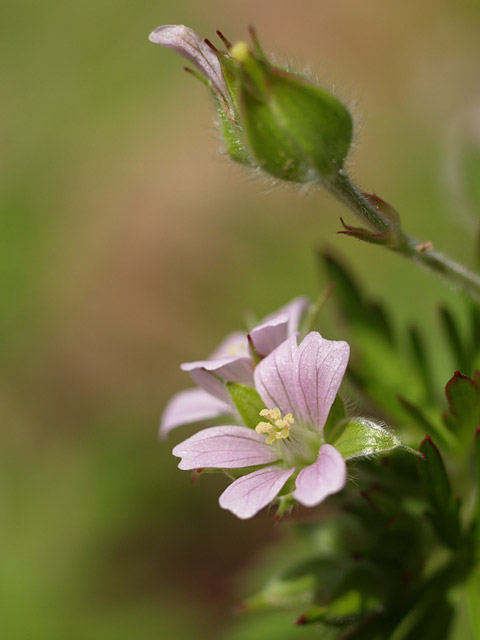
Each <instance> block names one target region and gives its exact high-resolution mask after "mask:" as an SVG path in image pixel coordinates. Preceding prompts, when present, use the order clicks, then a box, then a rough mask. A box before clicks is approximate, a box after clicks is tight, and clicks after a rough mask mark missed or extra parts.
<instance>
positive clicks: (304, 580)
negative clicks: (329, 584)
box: [242, 573, 316, 611]
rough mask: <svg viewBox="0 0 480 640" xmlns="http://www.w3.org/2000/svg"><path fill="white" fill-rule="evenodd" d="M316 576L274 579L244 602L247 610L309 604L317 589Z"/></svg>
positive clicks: (286, 607) (295, 606)
mask: <svg viewBox="0 0 480 640" xmlns="http://www.w3.org/2000/svg"><path fill="white" fill-rule="evenodd" d="M315 583H316V578H315V576H314V575H313V574H311V573H310V574H306V575H303V576H300V577H298V578H292V579H289V580H278V579H277V580H272V581H271V582H269V583H268V584H267V585H266V586H265V587H264V588H263V589H262V591H260V593H258V594H257V595H255V596H252V597H251V598H248V599H247V600H245V602H244V603H243V607H242V608H243V609H244V610H245V611H264V610H268V609H291V608H299V607H305V606H309V605H310V604H311V603H312V599H313V594H314V591H315Z"/></svg>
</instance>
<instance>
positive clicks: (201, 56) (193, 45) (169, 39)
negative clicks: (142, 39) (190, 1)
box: [148, 24, 228, 96]
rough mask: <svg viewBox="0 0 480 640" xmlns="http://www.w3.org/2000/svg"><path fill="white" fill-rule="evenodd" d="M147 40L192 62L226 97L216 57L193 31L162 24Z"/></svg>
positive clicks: (220, 69) (219, 65)
mask: <svg viewBox="0 0 480 640" xmlns="http://www.w3.org/2000/svg"><path fill="white" fill-rule="evenodd" d="M148 39H149V40H150V42H154V43H155V44H160V45H162V46H163V47H167V48H168V49H173V50H174V51H177V53H179V54H180V55H182V56H183V57H184V58H187V60H190V61H191V62H193V64H194V65H195V66H196V67H198V68H199V69H200V71H201V72H202V74H203V75H204V76H205V77H206V78H208V79H209V80H210V81H211V83H212V84H213V86H214V87H215V88H216V89H217V90H218V91H220V93H221V94H222V95H223V96H226V95H228V91H227V85H226V83H225V80H224V77H223V73H222V66H221V64H220V61H219V59H218V57H217V56H216V54H215V53H214V52H213V51H212V49H210V47H209V46H208V45H207V44H206V43H205V41H204V40H203V38H201V37H200V36H199V35H198V33H196V32H195V31H194V30H193V29H190V28H189V27H185V26H184V25H183V24H164V25H162V26H160V27H157V28H156V29H155V31H152V33H151V34H150V35H149V36H148Z"/></svg>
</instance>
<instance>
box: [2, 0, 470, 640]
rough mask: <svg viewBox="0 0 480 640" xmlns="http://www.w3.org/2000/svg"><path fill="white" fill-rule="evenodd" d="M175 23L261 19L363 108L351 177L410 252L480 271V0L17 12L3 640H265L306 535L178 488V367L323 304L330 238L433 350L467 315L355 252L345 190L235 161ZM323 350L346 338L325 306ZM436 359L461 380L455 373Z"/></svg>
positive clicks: (235, 25) (9, 51)
mask: <svg viewBox="0 0 480 640" xmlns="http://www.w3.org/2000/svg"><path fill="white" fill-rule="evenodd" d="M169 23H185V24H188V25H189V26H191V27H193V28H195V29H196V30H197V31H199V32H200V33H201V34H204V35H206V36H210V37H212V36H214V32H215V29H217V28H221V29H222V30H223V31H224V33H225V34H226V35H227V36H228V37H229V38H230V39H232V40H236V39H243V38H245V37H246V28H247V25H248V24H254V25H255V26H256V28H257V30H258V32H259V34H260V35H261V38H262V41H263V43H264V46H265V48H266V50H267V51H270V52H272V53H273V54H274V55H275V57H276V58H277V59H278V60H279V61H281V62H284V61H289V62H290V63H292V64H294V65H296V66H297V67H300V68H305V67H308V68H309V69H310V71H311V73H312V74H313V75H314V76H318V79H319V81H320V82H321V83H322V84H323V85H324V86H325V87H327V88H334V89H335V92H336V93H337V95H338V96H339V97H341V98H342V99H343V100H345V101H346V102H347V103H348V104H350V105H354V114H355V118H356V122H357V134H356V139H355V143H356V144H355V148H354V150H353V153H352V159H351V163H350V164H351V169H352V171H353V174H354V175H355V177H356V178H357V179H358V181H359V182H360V183H361V184H362V185H363V187H364V188H365V189H366V190H368V191H371V192H373V191H375V192H376V193H378V194H380V195H381V196H382V197H383V198H385V199H386V200H387V201H389V202H391V203H393V204H394V205H395V206H396V207H397V208H398V210H399V211H400V212H401V215H402V219H403V222H404V227H405V229H406V230H408V231H409V232H410V233H411V234H413V235H416V236H418V237H419V238H421V239H423V240H433V241H434V242H435V245H436V246H437V248H439V249H444V250H446V251H447V252H449V253H450V254H451V255H452V256H454V257H456V258H457V259H461V260H463V261H465V262H471V256H472V247H473V242H474V235H475V232H474V230H475V228H476V225H475V221H474V219H473V217H472V211H471V206H470V204H471V201H470V195H471V194H470V193H469V191H468V189H469V185H468V184H464V183H463V181H462V177H461V173H459V167H460V166H461V163H462V157H463V156H462V154H463V152H464V150H465V149H467V147H468V145H470V144H471V143H472V141H473V144H477V143H478V140H479V139H480V133H479V129H480V126H479V117H478V110H479V105H480V67H479V65H478V61H479V59H480V37H479V35H480V30H479V28H480V5H479V3H478V0H458V1H457V2H455V3H452V2H448V1H447V0H435V1H433V0H418V1H417V2H416V3H407V2H404V3H399V2H385V1H384V0H369V1H368V2H358V0H321V1H318V0H315V1H314V0H311V1H300V2H290V1H286V0H265V1H262V2H259V1H258V0H257V1H253V0H244V1H243V2H225V1H220V0H204V1H203V2H193V1H182V2H178V1H174V0H158V1H157V2H153V1H152V0H137V1H136V2H126V1H125V0H116V2H113V1H111V0H95V1H94V0H83V1H82V2H81V3H76V2H63V3H62V2H59V1H58V0H44V1H43V2H34V1H33V0H15V1H14V0H7V1H6V2H3V3H2V7H1V9H0V51H1V57H0V87H1V94H2V98H1V103H0V104H1V108H0V113H1V115H0V208H1V218H0V263H1V268H0V304H1V313H0V343H1V344H0V352H1V361H0V425H1V427H0V481H1V484H0V609H1V612H0V620H1V623H0V624H1V635H2V638H5V639H6V640H43V639H48V640H56V639H64V638H69V639H70V640H76V639H77V638H78V639H84V638H88V639H92V640H95V639H97V638H98V639H100V638H101V639H102V640H105V638H115V639H116V640H123V639H131V638H132V637H137V638H142V639H145V640H148V639H150V638H159V637H165V638H166V637H176V638H178V639H180V638H187V639H188V638H195V639H198V640H202V639H203V638H205V639H207V638H209V639H210V638H212V639H217V638H229V639H230V638H232V639H233V638H235V639H237V638H240V637H244V636H243V635H242V633H244V631H242V628H244V627H243V625H245V624H246V623H245V622H244V621H243V620H242V619H241V618H237V617H236V616H235V615H233V614H232V610H233V608H234V606H235V603H237V602H238V601H239V600H240V599H241V597H242V595H244V594H245V593H246V592H248V590H249V589H251V588H254V586H255V584H256V583H257V582H260V581H261V579H262V571H261V570H260V569H258V568H257V565H258V560H259V558H260V556H261V555H262V554H264V553H266V552H268V553H275V551H274V550H275V549H277V548H279V549H281V545H282V541H283V540H284V539H285V537H288V526H287V527H275V526H274V525H273V524H272V521H271V518H269V517H268V516H267V515H262V516H260V517H258V518H256V519H255V520H253V521H249V522H240V521H237V520H235V519H234V517H233V516H231V515H230V514H229V513H226V512H223V511H222V510H221V509H220V508H219V507H218V505H217V496H218V494H219V492H220V491H221V490H222V487H223V486H224V481H223V479H222V478H220V477H217V476H211V477H210V476H209V477H206V478H201V479H200V480H199V482H198V483H197V484H196V485H194V486H192V483H191V478H190V476H189V474H188V473H185V472H180V471H178V470H177V469H176V461H175V459H174V458H173V457H172V456H171V453H170V451H171V444H172V443H175V442H177V441H179V439H181V437H182V436H185V435H186V434H188V429H186V430H184V431H183V433H182V434H180V433H178V434H177V433H175V434H172V437H171V442H169V443H168V444H166V443H159V442H158V439H157V426H158V420H159V416H160V414H161V411H162V408H163V407H164V405H165V403H166V401H167V399H168V398H169V396H170V395H171V394H172V393H174V392H175V391H177V390H179V389H180V388H182V387H184V386H188V380H187V379H186V377H185V375H184V374H182V373H181V372H180V371H179V369H178V364H179V363H180V362H182V361H186V360H195V359H199V358H203V357H204V356H205V355H206V354H208V353H209V352H210V351H211V350H212V349H213V348H214V347H215V346H216V344H217V343H218V342H219V341H220V339H221V338H222V337H223V336H224V335H225V334H226V333H228V332H229V331H231V330H233V329H237V328H242V318H243V317H244V316H245V314H246V313H248V312H254V313H255V314H257V315H258V317H261V316H262V315H264V314H266V313H269V312H271V311H273V310H274V309H276V308H278V307H279V306H281V305H282V304H284V303H285V302H287V301H288V300H289V299H290V298H291V297H293V296H295V295H298V294H300V293H302V294H308V295H311V296H315V295H316V294H317V293H318V291H319V279H318V276H317V274H316V270H315V263H314V257H313V249H314V248H315V247H321V246H325V245H326V244H328V245H329V246H330V247H331V248H332V250H333V251H335V252H336V253H337V254H338V255H342V256H344V258H345V260H347V261H348V264H349V265H350V266H351V267H352V268H353V269H354V270H355V272H356V273H357V275H358V278H359V279H361V280H362V281H363V282H364V283H365V286H366V288H367V291H368V292H369V293H370V294H371V295H372V296H373V297H378V298H380V297H381V298H384V299H387V300H388V302H389V304H390V306H391V307H392V308H393V309H394V311H395V313H396V315H397V317H398V324H399V325H400V324H401V323H403V322H406V321H411V320H415V319H421V320H422V322H423V323H424V324H425V325H426V326H427V327H430V328H431V344H432V348H433V349H434V348H435V340H436V338H435V336H436V335H437V334H436V332H437V331H438V327H437V325H438V302H439V301H450V302H453V303H454V304H455V303H456V300H457V294H456V293H455V292H452V291H449V290H448V288H446V287H445V286H444V285H443V283H441V282H439V281H437V280H435V279H433V278H432V277H431V276H430V275H429V274H426V273H423V272H421V273H419V272H418V271H417V270H416V269H415V268H414V267H413V266H412V265H410V264H407V263H404V262H403V261H402V260H400V259H399V258H397V257H396V256H394V255H391V254H388V253H387V252H385V251H383V250H382V249H380V248H377V247H371V246H368V245H365V246H364V245H361V244H360V243H356V241H354V240H351V239H349V238H346V237H342V236H337V235H336V234H335V232H336V231H337V230H338V229H339V221H338V218H339V216H340V215H342V213H343V215H345V212H342V210H341V208H340V207H339V205H338V204H337V203H336V202H334V201H333V199H331V198H330V197H329V196H328V195H326V194H324V193H322V192H311V193H308V194H306V193H301V194H299V193H298V192H297V191H296V190H294V189H286V188H283V187H281V188H278V187H277V188H272V185H270V184H269V183H268V182H262V181H259V180H258V179H257V178H256V177H254V176H252V175H251V174H249V173H247V172H245V171H244V170H243V169H242V168H238V167H235V166H233V165H231V164H230V163H229V162H227V161H226V160H225V159H224V157H223V155H222V152H221V145H220V142H219V140H218V137H217V135H216V133H215V130H214V127H213V124H212V122H213V121H212V115H213V112H212V105H211V102H210V100H209V96H208V93H207V92H206V91H205V90H204V88H203V87H202V85H200V83H197V82H196V81H195V80H193V79H192V78H191V77H189V76H187V74H185V73H183V71H182V67H183V61H182V60H181V59H180V58H179V57H178V56H177V55H176V54H175V53H173V52H171V51H167V50H164V49H161V48H160V47H158V46H155V45H153V44H151V43H149V42H148V40H147V36H148V33H149V32H150V31H151V30H153V29H154V28H155V27H156V26H158V25H159V24H169ZM475 127H476V128H475ZM475 136H477V137H476V138H475ZM475 140H476V141H477V142H475ZM470 186H471V185H470ZM474 186H475V185H474ZM477 187H478V185H477ZM346 217H347V219H348V220H349V221H350V222H352V218H351V217H350V215H349V214H348V213H347V214H346ZM321 284H322V281H321V278H320V285H321ZM323 284H325V282H324V283H323ZM324 334H325V335H327V336H328V337H341V336H338V335H337V334H338V328H337V327H336V325H335V322H334V317H333V316H331V314H330V313H329V311H328V310H327V311H326V313H325V330H324ZM438 366H439V379H443V380H444V381H445V380H446V379H447V376H448V374H450V373H451V372H450V369H449V368H448V367H449V363H448V362H447V361H445V362H444V361H443V360H442V359H441V358H440V359H439V363H438ZM442 367H443V368H442ZM399 392H401V390H399ZM277 545H279V546H278V547H277ZM252 576H253V577H252ZM256 581H257V582H256ZM279 619H281V618H277V624H281V626H280V627H277V631H276V632H275V633H276V635H275V637H276V639H277V640H278V639H279V638H287V637H289V638H290V637H297V635H298V634H300V635H301V636H302V637H307V634H308V633H310V632H309V631H306V632H301V631H300V630H298V629H296V630H295V634H294V635H293V636H291V633H292V630H291V627H290V626H289V625H291V620H290V619H288V620H287V621H285V620H282V621H281V623H279V622H278V620H279ZM258 624H259V625H265V623H264V622H258ZM272 628H273V627H272ZM271 633H272V631H268V630H267V628H266V627H265V626H259V627H258V628H257V630H256V632H255V634H256V635H253V636H252V635H250V637H259V638H262V639H263V638H270V637H271V635H269V634H271ZM282 634H283V635H282ZM272 637H273V636H272Z"/></svg>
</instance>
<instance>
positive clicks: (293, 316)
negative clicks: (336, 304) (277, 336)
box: [264, 296, 310, 337]
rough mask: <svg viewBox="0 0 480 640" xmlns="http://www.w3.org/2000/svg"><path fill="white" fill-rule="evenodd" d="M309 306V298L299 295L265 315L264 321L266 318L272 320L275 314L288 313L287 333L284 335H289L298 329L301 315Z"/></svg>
mask: <svg viewBox="0 0 480 640" xmlns="http://www.w3.org/2000/svg"><path fill="white" fill-rule="evenodd" d="M309 306H310V300H309V299H308V298H307V297H305V296H300V297H298V298H294V299H293V300H291V301H290V302H289V303H288V304H286V305H284V306H283V307H281V308H280V309H278V311H276V312H275V313H272V314H271V315H269V316H267V317H266V318H265V320H264V322H267V321H268V320H273V319H274V318H276V317H277V316H279V315H283V314H285V313H286V314H287V315H288V318H289V321H288V329H287V335H286V336H285V337H289V336H291V335H293V334H294V333H295V332H296V331H298V329H299V327H300V322H301V320H302V317H303V315H304V314H305V311H306V310H307V309H308V307H309Z"/></svg>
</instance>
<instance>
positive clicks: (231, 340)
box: [208, 331, 249, 360]
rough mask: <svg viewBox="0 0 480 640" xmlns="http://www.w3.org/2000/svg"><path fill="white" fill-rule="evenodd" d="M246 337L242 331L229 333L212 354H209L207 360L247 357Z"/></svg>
mask: <svg viewBox="0 0 480 640" xmlns="http://www.w3.org/2000/svg"><path fill="white" fill-rule="evenodd" d="M248 355H249V353H248V341H247V336H246V335H245V333H244V332H242V331H234V332H233V333H230V334H229V335H228V336H227V337H226V338H225V339H224V340H222V342H221V343H220V344H219V345H218V347H217V348H216V349H215V351H214V352H213V353H211V354H210V356H209V358H208V359H209V360H219V359H221V358H228V357H232V356H235V357H238V356H248Z"/></svg>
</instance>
